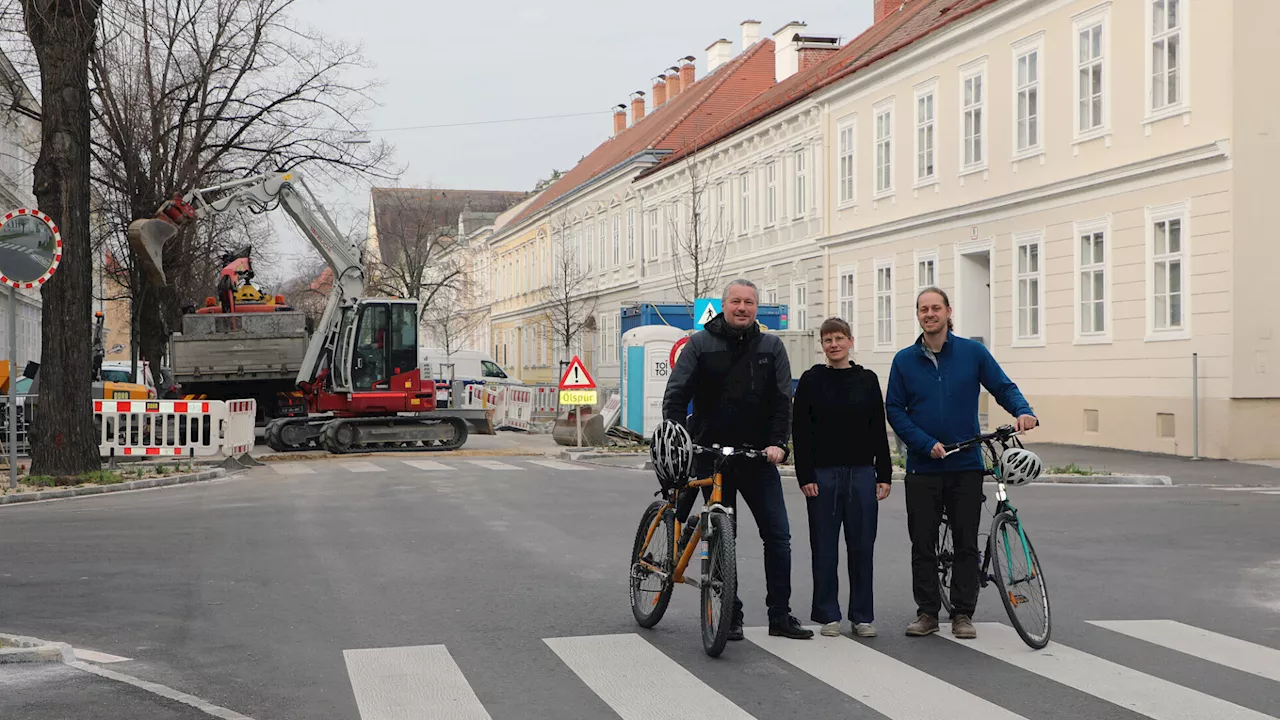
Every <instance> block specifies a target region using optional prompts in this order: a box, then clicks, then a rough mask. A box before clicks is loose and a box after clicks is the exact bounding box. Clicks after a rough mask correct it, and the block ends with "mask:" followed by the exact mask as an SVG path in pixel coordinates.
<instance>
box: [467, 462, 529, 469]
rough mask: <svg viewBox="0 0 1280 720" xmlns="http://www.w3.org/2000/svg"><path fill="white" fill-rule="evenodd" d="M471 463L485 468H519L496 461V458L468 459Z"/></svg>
mask: <svg viewBox="0 0 1280 720" xmlns="http://www.w3.org/2000/svg"><path fill="white" fill-rule="evenodd" d="M467 462H469V463H471V464H472V465H479V466H480V467H482V468H484V469H486V470H519V469H520V468H518V467H516V466H515V465H508V464H506V463H501V462H498V461H497V460H468V461H467Z"/></svg>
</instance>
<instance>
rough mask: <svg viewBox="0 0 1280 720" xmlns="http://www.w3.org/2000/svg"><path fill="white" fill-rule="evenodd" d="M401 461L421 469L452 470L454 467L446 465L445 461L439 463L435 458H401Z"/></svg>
mask: <svg viewBox="0 0 1280 720" xmlns="http://www.w3.org/2000/svg"><path fill="white" fill-rule="evenodd" d="M401 462H403V463H404V464H405V465H408V466H409V467H413V468H417V469H419V470H452V469H453V468H451V467H449V466H448V465H445V464H444V463H438V462H436V461H435V460H401Z"/></svg>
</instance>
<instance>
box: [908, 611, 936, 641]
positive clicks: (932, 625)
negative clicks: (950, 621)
mask: <svg viewBox="0 0 1280 720" xmlns="http://www.w3.org/2000/svg"><path fill="white" fill-rule="evenodd" d="M936 632H938V618H936V617H934V616H933V615H930V614H929V613H920V617H918V618H916V621H915V622H913V623H911V624H910V625H908V626H907V634H908V635H910V636H911V637H924V636H925V635H932V634H934V633H936Z"/></svg>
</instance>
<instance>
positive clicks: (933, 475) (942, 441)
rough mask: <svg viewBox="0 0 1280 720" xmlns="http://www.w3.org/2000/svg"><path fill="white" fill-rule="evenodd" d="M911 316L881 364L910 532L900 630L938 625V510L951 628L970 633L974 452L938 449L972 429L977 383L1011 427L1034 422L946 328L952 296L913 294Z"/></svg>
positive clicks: (974, 350) (978, 455) (988, 366)
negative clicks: (908, 616) (902, 342)
mask: <svg viewBox="0 0 1280 720" xmlns="http://www.w3.org/2000/svg"><path fill="white" fill-rule="evenodd" d="M916 319H917V320H918V321H919V322H920V329H921V330H923V332H922V333H921V335H920V337H919V338H918V339H917V340H916V342H915V344H913V345H911V346H910V347H907V348H904V349H902V350H900V351H898V354H897V355H896V356H894V358H893V366H892V367H891V368H890V370H889V388H888V392H886V393H885V398H884V407H885V414H886V415H887V416H888V418H889V424H890V425H891V426H893V431H894V432H895V433H897V435H898V438H899V439H901V440H902V442H904V443H905V444H906V446H907V477H906V480H905V481H904V483H903V484H904V485H906V502H907V533H908V534H909V535H910V536H911V584H912V589H913V591H914V594H915V601H916V612H917V614H918V617H917V618H916V621H915V622H913V623H911V624H910V625H908V626H907V634H908V635H913V636H923V635H930V634H932V633H935V632H937V631H938V612H939V610H940V609H941V606H942V595H941V588H940V586H939V584H938V570H937V569H938V561H937V547H938V526H939V524H941V522H942V511H943V508H946V512H947V517H948V518H949V520H950V523H951V539H952V544H953V547H954V551H955V561H954V564H953V566H952V569H951V606H952V616H951V633H952V634H953V635H955V636H956V637H958V638H961V639H972V638H975V637H977V630H976V629H975V628H974V626H973V611H974V609H975V608H976V606H977V604H978V573H979V567H978V526H979V523H980V521H981V515H982V480H983V459H982V449H981V448H980V447H976V446H975V447H972V448H969V449H968V450H965V451H964V452H958V453H955V454H953V455H951V456H949V457H948V456H947V454H946V450H945V449H944V448H943V446H944V445H951V444H954V443H959V442H964V441H965V440H968V439H970V438H972V437H975V436H977V435H978V434H980V433H981V428H980V427H979V424H978V391H979V386H980V385H981V386H982V387H985V388H986V389H987V390H988V391H989V392H990V393H991V395H992V397H994V398H995V399H996V402H998V403H999V404H1000V407H1002V408H1004V409H1005V410H1006V411H1007V412H1008V413H1009V414H1010V415H1012V416H1014V417H1015V418H1017V420H1016V421H1015V422H1016V425H1017V428H1018V429H1019V430H1030V429H1032V428H1034V427H1035V426H1036V417H1035V414H1034V413H1033V412H1032V410H1031V406H1030V405H1028V404H1027V401H1026V399H1025V398H1023V397H1022V393H1021V392H1019V391H1018V386H1017V385H1014V384H1013V381H1011V380H1010V379H1009V377H1008V376H1007V375H1005V373H1004V371H1003V370H1001V369H1000V365H999V364H998V363H997V362H996V360H995V358H993V357H992V356H991V352H990V351H988V350H987V348H986V346H985V345H983V344H982V343H980V342H976V341H974V340H969V339H968V338H962V337H957V336H956V335H955V334H954V333H953V332H951V301H950V300H949V299H948V298H947V294H946V293H945V292H943V291H942V290H939V289H938V288H935V287H930V288H925V289H924V290H921V291H920V294H919V296H917V298H916Z"/></svg>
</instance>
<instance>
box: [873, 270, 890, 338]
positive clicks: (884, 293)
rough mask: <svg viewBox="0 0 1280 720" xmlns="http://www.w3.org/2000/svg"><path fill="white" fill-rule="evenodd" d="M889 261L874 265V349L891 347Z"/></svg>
mask: <svg viewBox="0 0 1280 720" xmlns="http://www.w3.org/2000/svg"><path fill="white" fill-rule="evenodd" d="M890 262H891V261H888V260H882V261H879V262H877V263H876V347H879V348H889V347H892V346H893V267H892V265H890Z"/></svg>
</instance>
